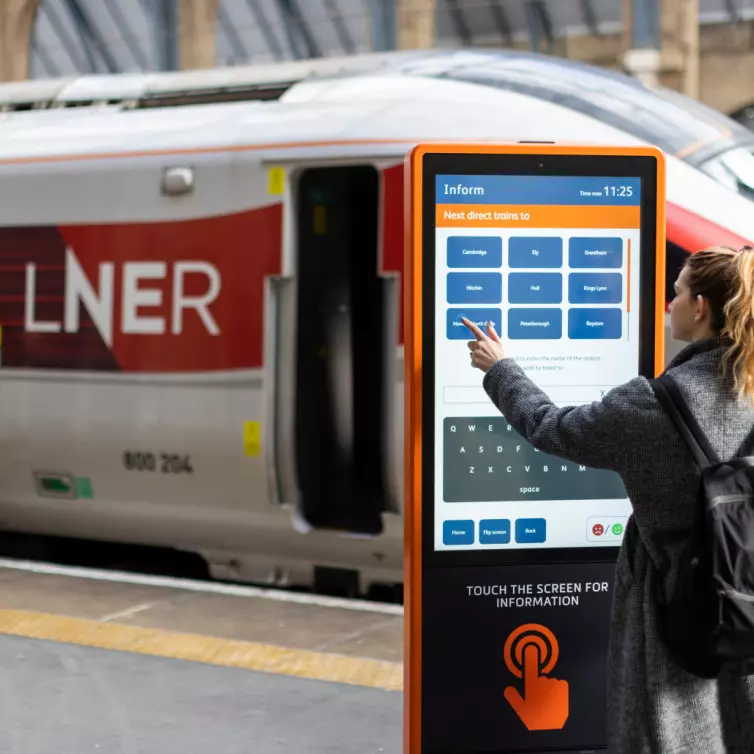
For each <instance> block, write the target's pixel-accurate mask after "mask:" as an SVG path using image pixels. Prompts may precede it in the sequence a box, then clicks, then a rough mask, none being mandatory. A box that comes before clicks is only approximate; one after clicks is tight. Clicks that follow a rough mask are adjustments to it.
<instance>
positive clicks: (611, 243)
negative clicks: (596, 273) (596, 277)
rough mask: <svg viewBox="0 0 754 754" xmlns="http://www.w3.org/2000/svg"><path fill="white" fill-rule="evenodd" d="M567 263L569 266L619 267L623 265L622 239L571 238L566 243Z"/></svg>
mask: <svg viewBox="0 0 754 754" xmlns="http://www.w3.org/2000/svg"><path fill="white" fill-rule="evenodd" d="M568 264H569V265H570V266H571V267H586V268H593V267H602V268H610V269H620V268H621V267H622V266H623V239H622V238H572V239H571V240H570V242H569V244H568Z"/></svg>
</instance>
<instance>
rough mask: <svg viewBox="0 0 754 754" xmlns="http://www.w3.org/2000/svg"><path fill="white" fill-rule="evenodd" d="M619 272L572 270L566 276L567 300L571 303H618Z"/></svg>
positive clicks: (621, 298)
mask: <svg viewBox="0 0 754 754" xmlns="http://www.w3.org/2000/svg"><path fill="white" fill-rule="evenodd" d="M622 300H623V275H621V274H620V272H574V273H572V274H571V275H569V276H568V301H569V302H570V303H572V304H620V302H621V301H622Z"/></svg>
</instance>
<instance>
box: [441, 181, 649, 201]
mask: <svg viewBox="0 0 754 754" xmlns="http://www.w3.org/2000/svg"><path fill="white" fill-rule="evenodd" d="M435 200H436V202H437V203H438V204H508V205H511V204H525V205H548V204H549V205H558V206H602V207H609V206H631V207H638V206H639V205H640V201H641V179H640V178H625V177H624V178H614V177H607V178H602V177H594V176H562V175H556V176H553V175H502V176H501V175H438V176H437V178H436V181H435Z"/></svg>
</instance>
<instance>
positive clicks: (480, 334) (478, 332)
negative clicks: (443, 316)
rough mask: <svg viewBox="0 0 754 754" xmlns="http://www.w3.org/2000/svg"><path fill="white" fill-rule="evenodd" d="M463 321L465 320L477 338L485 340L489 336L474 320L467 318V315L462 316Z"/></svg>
mask: <svg viewBox="0 0 754 754" xmlns="http://www.w3.org/2000/svg"><path fill="white" fill-rule="evenodd" d="M461 322H463V324H464V325H466V327H468V328H469V330H471V332H472V333H474V336H475V337H476V339H477V340H485V339H486V338H487V336H486V335H485V334H484V333H483V332H482V331H481V330H480V329H479V328H478V327H477V326H476V325H475V324H474V323H473V322H471V321H469V320H468V319H466V317H461Z"/></svg>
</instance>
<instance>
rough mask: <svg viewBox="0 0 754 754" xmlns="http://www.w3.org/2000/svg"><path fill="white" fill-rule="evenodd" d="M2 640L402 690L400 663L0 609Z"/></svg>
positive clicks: (401, 668)
mask: <svg viewBox="0 0 754 754" xmlns="http://www.w3.org/2000/svg"><path fill="white" fill-rule="evenodd" d="M0 634H7V635H10V636H26V637H29V638H32V639H46V640H48V641H56V642H63V643H67V644H78V645H80V646H84V647H97V648H99V649H111V650H117V651H120V652H133V653H135V654H142V655H153V656H157V657H170V658H173V659H177V660H189V661H192V662H200V663H205V664H209V665H222V666H224V667H229V668H243V669H245V670H256V671H259V672H262V673H275V674H277V675H287V676H294V677H296V678H309V679H313V680H317V681H329V682H331V683H346V684H350V685H353V686H367V687H370V688H377V689H384V690H386V691H400V690H401V689H402V688H403V666H402V664H401V663H395V662H387V661H384V660H373V659H367V658H362V657H348V656H345V655H337V654H328V653H324V652H313V651H310V650H306V649H293V648H290V647H278V646H275V645H272V644H258V643H255V642H249V641H236V640H233V639H220V638H217V637H214V636H202V635H199V634H186V633H178V632H174V631H166V630H164V629H156V628H142V627H140V626H126V625H123V624H118V623H102V622H100V621H97V620H87V619H85V618H71V617H68V616H64V615H51V614H47V613H35V612H29V611H26V610H1V609H0Z"/></svg>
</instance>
